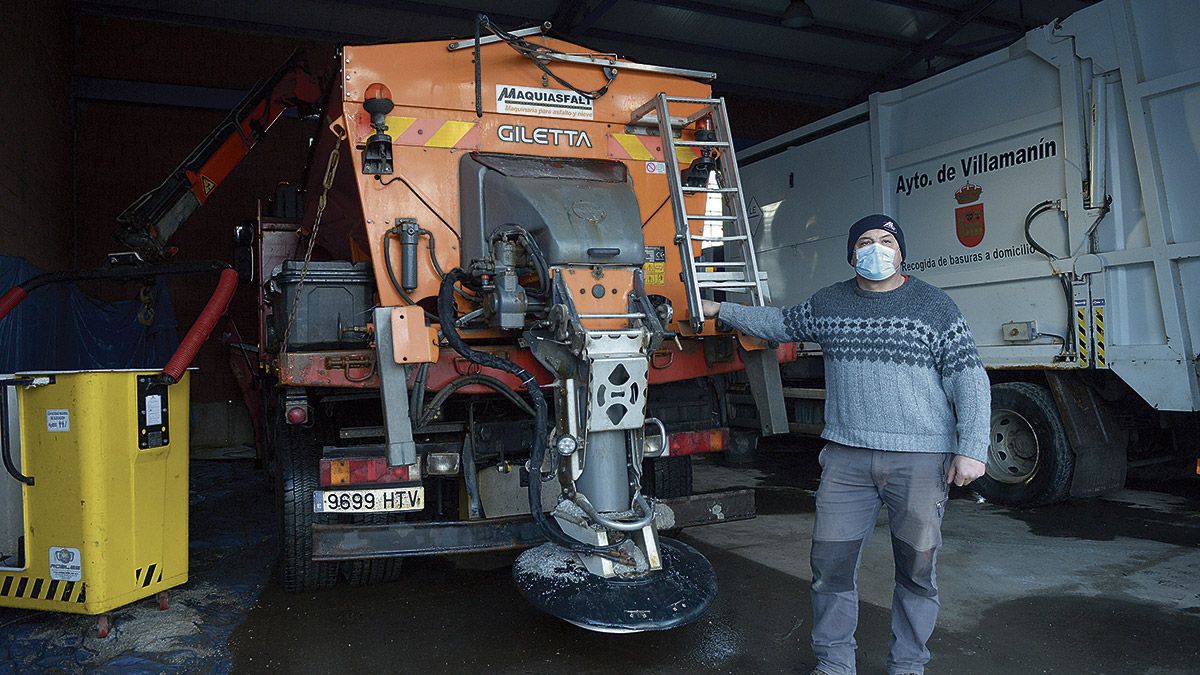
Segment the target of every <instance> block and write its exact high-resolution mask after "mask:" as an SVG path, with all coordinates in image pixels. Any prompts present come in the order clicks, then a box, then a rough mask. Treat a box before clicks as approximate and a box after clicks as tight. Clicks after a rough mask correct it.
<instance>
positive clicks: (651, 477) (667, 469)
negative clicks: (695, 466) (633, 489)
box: [642, 456, 692, 499]
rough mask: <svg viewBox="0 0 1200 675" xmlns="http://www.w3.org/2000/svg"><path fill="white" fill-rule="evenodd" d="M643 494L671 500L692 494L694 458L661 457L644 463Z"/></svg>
mask: <svg viewBox="0 0 1200 675" xmlns="http://www.w3.org/2000/svg"><path fill="white" fill-rule="evenodd" d="M642 494H644V495H646V496H647V497H657V498H659V499H671V498H672V497H688V496H690V495H691V494H692V458H691V457H689V456H683V457H659V458H658V459H646V460H643V461H642Z"/></svg>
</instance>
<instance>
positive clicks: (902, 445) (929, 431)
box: [718, 277, 991, 462]
mask: <svg viewBox="0 0 1200 675" xmlns="http://www.w3.org/2000/svg"><path fill="white" fill-rule="evenodd" d="M718 318H720V319H721V320H722V321H724V322H725V323H728V324H730V325H731V326H733V327H734V328H737V329H738V330H740V331H742V332H743V333H748V334H750V335H755V336H758V337H761V338H765V339H767V340H774V341H777V342H815V343H817V344H819V345H821V349H822V352H823V353H824V357H825V390H826V391H825V430H824V432H822V434H821V436H822V437H823V438H825V439H826V440H829V441H833V442H835V443H841V444H843V445H849V446H853V447H858V448H871V449H875V450H891V451H899V452H945V453H955V454H960V455H965V456H967V457H972V458H974V459H978V460H980V461H983V462H986V461H987V448H988V436H989V433H990V425H991V392H990V390H989V388H988V378H987V373H986V372H984V369H983V364H982V363H981V362H980V360H979V353H978V352H977V351H976V349H975V340H974V338H972V337H971V331H970V329H968V328H967V324H966V322H965V321H964V320H963V316H962V313H960V312H959V311H958V306H956V305H955V304H954V301H953V300H951V299H950V296H948V295H946V294H945V292H943V291H942V290H941V289H939V288H937V287H935V286H932V285H930V284H927V283H925V282H924V281H921V280H920V279H916V278H914V277H909V278H908V280H907V281H906V282H904V284H903V285H901V286H900V287H899V288H896V289H894V290H891V291H884V292H872V291H865V290H863V289H861V288H859V287H858V284H857V282H856V281H855V280H854V279H850V280H848V281H843V282H840V283H836V284H833V285H832V286H827V287H825V288H823V289H821V290H819V291H817V292H816V293H815V294H813V296H812V297H811V298H809V299H808V301H806V302H804V303H802V304H799V305H795V306H792V307H787V308H784V309H780V308H778V307H745V306H742V305H737V304H734V303H729V302H723V303H721V311H720V314H719V317H718Z"/></svg>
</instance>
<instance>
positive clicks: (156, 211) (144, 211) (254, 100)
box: [116, 53, 322, 261]
mask: <svg viewBox="0 0 1200 675" xmlns="http://www.w3.org/2000/svg"><path fill="white" fill-rule="evenodd" d="M321 94H322V91H321V85H320V83H319V82H318V80H317V78H316V77H314V76H313V75H312V74H311V73H310V72H309V71H308V69H307V68H306V67H305V64H304V61H303V59H302V58H301V57H300V56H299V55H298V54H297V53H293V54H292V56H291V57H290V58H289V59H288V60H287V62H286V63H284V64H283V65H282V66H281V67H280V68H279V70H277V71H276V72H275V74H274V75H272V76H271V77H269V78H267V79H266V80H263V81H261V82H259V83H258V84H257V85H256V86H255V87H254V89H252V90H251V91H250V93H248V94H247V95H246V97H245V98H244V99H242V101H241V103H239V104H238V105H237V107H236V108H234V109H233V110H232V111H230V113H229V115H228V116H227V117H226V118H225V119H224V120H223V121H222V122H221V124H220V125H218V126H217V128H216V129H214V130H213V131H212V133H210V134H209V135H208V137H207V138H205V139H204V140H203V141H201V143H200V144H199V145H198V146H196V149H195V150H193V151H192V152H191V154H190V155H188V157H187V159H185V160H183V162H182V163H180V165H179V166H178V167H176V168H175V170H174V171H172V172H171V174H170V175H169V176H168V177H167V178H166V180H164V181H163V182H162V184H160V185H159V186H158V187H156V188H154V189H153V190H151V191H150V192H147V193H146V194H144V195H142V196H141V197H139V198H138V199H137V200H136V201H134V202H133V203H132V204H130V205H129V206H128V207H126V209H125V210H124V211H123V212H122V213H121V215H119V216H117V221H118V222H119V223H120V224H121V226H120V228H119V229H118V231H117V235H116V238H117V241H118V242H120V244H121V245H122V246H125V247H128V248H129V249H130V250H132V251H134V252H136V253H138V254H139V255H140V256H141V258H142V259H143V260H147V261H149V260H162V259H164V258H168V257H170V255H171V253H172V251H171V249H170V248H168V246H167V241H168V240H169V239H170V238H171V236H172V235H173V234H175V231H176V230H178V229H179V227H180V226H181V225H182V224H183V223H184V222H185V221H186V220H187V219H188V218H189V217H190V216H191V215H192V213H193V212H194V211H195V210H196V209H197V208H199V207H200V205H201V204H204V203H205V202H207V201H208V198H209V197H210V196H211V195H212V193H213V190H216V189H217V186H218V185H220V184H221V183H222V182H223V181H224V180H225V178H226V177H228V176H229V174H230V173H231V172H232V171H233V169H234V167H236V166H237V165H238V164H239V163H241V161H242V159H243V158H244V157H245V156H246V155H247V154H248V153H249V152H250V149H251V148H253V147H254V145H255V144H256V143H258V141H259V140H260V139H262V137H263V136H264V135H265V134H266V133H267V130H268V129H270V128H271V126H272V125H273V124H275V121H276V120H278V119H279V118H280V116H282V115H283V113H284V112H285V111H287V110H288V109H289V108H293V107H298V108H302V109H305V110H304V111H305V112H308V111H309V110H311V109H313V108H315V107H316V106H318V104H319V102H320V100H321Z"/></svg>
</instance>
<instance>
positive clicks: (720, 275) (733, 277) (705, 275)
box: [696, 272, 750, 283]
mask: <svg viewBox="0 0 1200 675" xmlns="http://www.w3.org/2000/svg"><path fill="white" fill-rule="evenodd" d="M696 281H699V282H701V283H704V282H709V281H742V282H749V281H750V280H749V279H747V278H746V275H745V274H743V273H742V272H696Z"/></svg>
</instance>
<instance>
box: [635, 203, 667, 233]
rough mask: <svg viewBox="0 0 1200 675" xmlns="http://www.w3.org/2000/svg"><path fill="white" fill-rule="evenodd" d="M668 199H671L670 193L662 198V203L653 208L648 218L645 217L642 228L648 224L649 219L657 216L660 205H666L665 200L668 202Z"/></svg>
mask: <svg viewBox="0 0 1200 675" xmlns="http://www.w3.org/2000/svg"><path fill="white" fill-rule="evenodd" d="M669 201H671V195H667V198H666V199H664V200H662V203H661V204H659V205H658V208H657V209H654V211H653V212H652V213H651V214H650V216H649V217H648V218H646V222H644V223H642V229H643V230H644V229H646V226H647V225H649V224H650V221H652V220H654V216H657V215H658V212H659V211H662V207H664V206H666V205H667V202H669Z"/></svg>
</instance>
